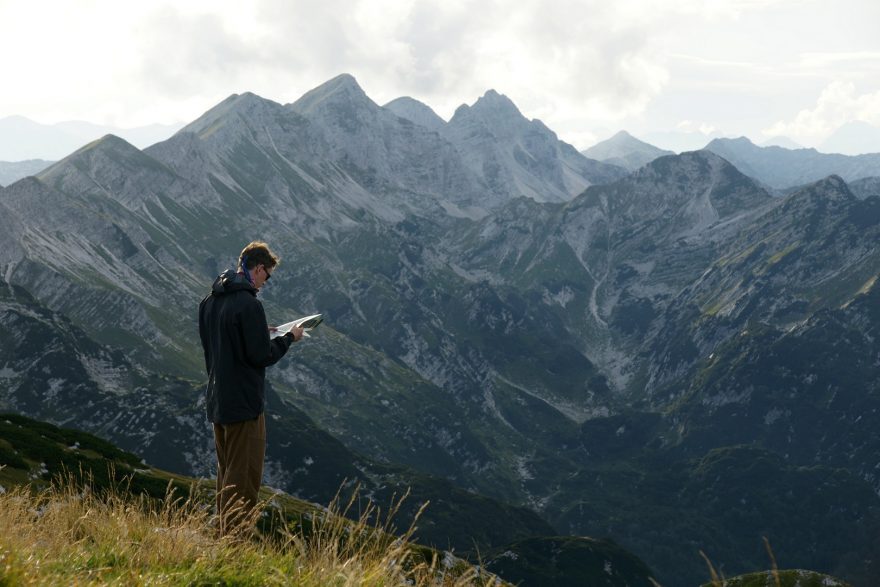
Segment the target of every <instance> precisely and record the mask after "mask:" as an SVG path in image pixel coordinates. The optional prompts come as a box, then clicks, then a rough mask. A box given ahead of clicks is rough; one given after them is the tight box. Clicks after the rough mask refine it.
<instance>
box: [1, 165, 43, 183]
mask: <svg viewBox="0 0 880 587" xmlns="http://www.w3.org/2000/svg"><path fill="white" fill-rule="evenodd" d="M52 163H53V161H45V160H43V159H28V160H27V161H14V162H10V161H0V185H9V184H11V183H15V182H16V181H18V180H19V179H21V178H23V177H27V176H29V175H36V174H37V173H39V172H41V171H43V170H44V169H46V168H47V167H49V166H50V165H52Z"/></svg>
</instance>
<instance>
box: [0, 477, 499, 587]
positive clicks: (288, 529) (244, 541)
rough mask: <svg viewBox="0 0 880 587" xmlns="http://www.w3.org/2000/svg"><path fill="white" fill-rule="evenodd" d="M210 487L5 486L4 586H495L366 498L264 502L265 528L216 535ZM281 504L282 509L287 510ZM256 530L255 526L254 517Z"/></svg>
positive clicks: (260, 518) (0, 547)
mask: <svg viewBox="0 0 880 587" xmlns="http://www.w3.org/2000/svg"><path fill="white" fill-rule="evenodd" d="M208 498H209V496H207V495H205V494H204V492H200V491H198V490H197V488H196V487H195V486H194V487H193V490H192V491H190V492H189V495H188V496H186V497H178V496H177V492H176V491H175V490H174V489H173V487H172V486H171V485H169V490H168V492H167V493H166V496H165V498H164V499H155V498H151V497H149V496H147V495H145V494H140V495H135V494H134V493H132V492H131V491H130V488H129V487H128V486H127V485H126V484H125V483H124V482H123V483H122V484H117V485H114V486H112V487H110V488H106V489H96V488H94V486H93V484H91V483H89V482H88V481H85V482H80V481H77V480H76V478H75V477H74V476H68V477H67V478H66V480H64V481H60V480H58V481H56V482H55V483H53V484H52V485H50V486H49V487H47V488H43V489H35V488H34V487H32V486H28V485H22V486H17V487H14V488H12V489H9V490H7V491H5V492H4V493H2V494H0V586H7V585H9V586H12V585H58V584H66V585H126V586H127V585H241V586H247V585H254V586H257V585H302V586H314V587H325V586H331V585H332V586H339V587H344V586H349V585H351V586H353V585H370V586H377V587H378V586H385V585H413V586H417V587H428V586H432V587H433V586H438V587H439V586H443V587H446V586H449V587H459V586H462V587H463V586H466V585H467V586H470V585H480V586H482V585H495V584H496V578H495V577H494V576H490V575H489V574H487V573H485V572H481V571H479V570H478V569H477V568H475V567H473V566H470V565H466V564H464V563H462V562H461V561H452V562H450V561H444V560H441V557H440V556H439V555H438V554H437V553H435V552H434V551H430V550H428V549H422V548H419V547H418V546H417V545H414V544H412V543H411V542H410V537H411V536H412V533H413V531H414V527H411V528H410V529H409V530H408V531H407V532H406V533H404V534H403V535H402V536H394V535H393V534H390V533H389V532H387V531H386V530H388V529H390V528H391V520H392V518H393V515H394V513H395V512H396V511H397V509H398V508H399V507H400V504H401V503H402V499H401V500H398V501H397V503H395V504H392V507H390V508H389V512H388V514H386V515H385V516H384V519H385V522H379V520H380V519H381V518H383V516H381V515H380V512H378V511H377V510H376V509H375V508H368V510H366V511H364V512H363V514H362V515H361V516H360V519H359V520H357V521H351V520H348V519H346V518H345V517H344V514H345V513H347V511H348V510H349V509H350V508H351V507H352V505H353V504H355V503H356V501H357V494H356V493H355V494H354V495H353V496H352V498H351V499H350V500H348V501H347V502H341V501H340V500H339V499H337V500H335V501H334V502H333V503H332V504H331V505H330V507H329V508H328V509H327V510H320V509H316V510H315V511H314V512H311V513H305V514H299V515H298V517H294V518H293V519H290V520H288V518H287V517H285V515H284V514H283V512H281V511H279V506H278V505H277V504H275V505H274V508H273V506H271V505H269V504H266V503H264V504H263V505H264V506H269V507H262V508H258V509H257V510H255V513H254V515H253V518H252V521H253V522H256V523H257V526H259V527H261V528H263V530H262V531H259V532H258V531H256V530H248V531H243V532H240V533H239V534H237V535H235V536H226V537H223V538H220V537H218V536H217V535H216V530H215V526H214V525H215V520H214V516H213V514H212V511H211V508H210V506H209V505H207V504H208V503H209V502H208ZM279 514H280V515H279ZM249 527H250V528H254V527H255V526H254V525H250V526H249Z"/></svg>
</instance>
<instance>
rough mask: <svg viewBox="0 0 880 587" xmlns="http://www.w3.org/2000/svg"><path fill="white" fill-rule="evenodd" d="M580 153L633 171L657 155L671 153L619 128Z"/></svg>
mask: <svg viewBox="0 0 880 587" xmlns="http://www.w3.org/2000/svg"><path fill="white" fill-rule="evenodd" d="M581 154H582V155H584V156H585V157H589V158H590V159H596V160H598V161H603V162H605V163H610V164H612V165H619V166H621V167H623V168H624V169H627V170H629V171H634V170H636V169H638V168H639V167H641V166H643V165H645V164H647V163H650V162H651V161H653V160H654V159H656V158H658V157H662V156H663V155H672V154H673V153H672V151H665V150H663V149H659V148H657V147H655V146H654V145H651V144H649V143H646V142H644V141H640V140H639V139H637V138H635V137H634V136H632V135H631V134H629V133H628V132H626V131H625V130H621V131H620V132H618V133H617V134H615V135H614V136H613V137H611V138H610V139H606V140H604V141H601V142H599V143H596V144H595V145H593V146H592V147H590V148H589V149H586V150H585V151H581Z"/></svg>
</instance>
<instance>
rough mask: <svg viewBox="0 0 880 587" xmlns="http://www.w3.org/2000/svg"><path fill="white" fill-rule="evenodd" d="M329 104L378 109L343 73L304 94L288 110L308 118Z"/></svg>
mask: <svg viewBox="0 0 880 587" xmlns="http://www.w3.org/2000/svg"><path fill="white" fill-rule="evenodd" d="M329 104H333V105H337V106H339V105H355V106H361V107H365V106H367V107H370V108H371V109H375V108H378V107H379V106H378V105H377V104H376V103H375V102H373V101H372V100H371V99H370V98H369V97H368V96H367V94H366V93H365V92H364V90H363V89H362V88H361V87H360V85H358V83H357V80H356V79H355V78H354V77H353V76H352V75H350V74H347V73H343V74H341V75H338V76H336V77H334V78H333V79H331V80H329V81H327V82H324V83H323V84H321V85H320V86H318V87H316V88H314V89H312V90H310V91H308V92H306V93H305V94H303V96H302V97H301V98H300V99H299V100H297V101H296V102H294V103H293V104H290V105H289V108H290V109H291V110H293V111H294V112H298V113H300V114H303V115H305V116H308V115H310V114H313V113H316V112H319V111H321V110H323V109H324V108H326V107H327V105H329Z"/></svg>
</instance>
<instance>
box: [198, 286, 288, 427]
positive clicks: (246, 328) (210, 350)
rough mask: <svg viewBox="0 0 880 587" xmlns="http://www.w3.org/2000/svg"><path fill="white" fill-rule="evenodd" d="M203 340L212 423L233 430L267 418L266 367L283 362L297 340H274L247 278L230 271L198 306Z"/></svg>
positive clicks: (200, 333)
mask: <svg viewBox="0 0 880 587" xmlns="http://www.w3.org/2000/svg"><path fill="white" fill-rule="evenodd" d="M199 336H200V337H201V339H202V348H203V349H204V351H205V369H206V370H207V371H208V387H207V389H206V392H205V394H206V404H207V406H206V407H207V411H208V419H209V420H210V421H211V422H214V423H215V424H231V423H233V422H241V421H244V420H252V419H254V418H256V417H257V416H259V415H260V414H261V413H263V409H264V405H265V398H264V391H263V388H264V386H265V380H266V367H268V366H269V365H273V364H275V363H276V362H278V360H279V359H280V358H281V357H283V356H284V353H286V352H287V349H288V348H289V347H290V343H291V342H292V338H291V337H290V336H279V337H278V338H275V339H272V340H270V339H269V327H268V325H267V324H266V313H265V312H264V311H263V304H261V303H260V301H259V300H258V299H257V290H256V289H255V288H254V287H253V286H252V285H251V284H250V283H249V282H248V281H247V279H246V278H245V277H244V275H241V274H238V273H235V271H233V270H232V269H229V270H227V271H225V272H223V273H221V274H220V275H219V276H218V277H217V279H216V280H215V281H214V285H213V286H212V287H211V293H210V294H209V295H208V296H207V297H205V299H204V300H202V303H201V304H199Z"/></svg>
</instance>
